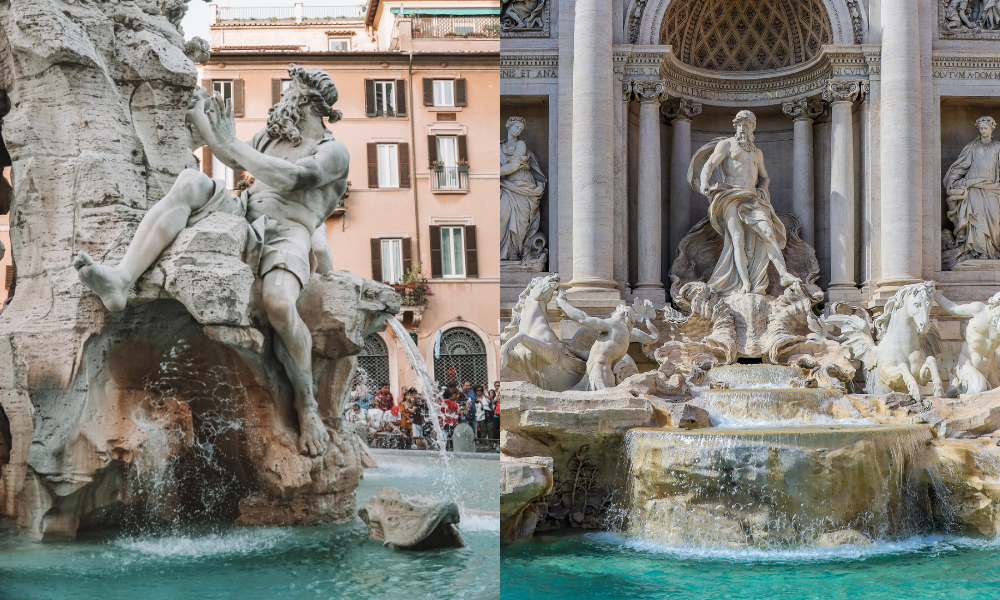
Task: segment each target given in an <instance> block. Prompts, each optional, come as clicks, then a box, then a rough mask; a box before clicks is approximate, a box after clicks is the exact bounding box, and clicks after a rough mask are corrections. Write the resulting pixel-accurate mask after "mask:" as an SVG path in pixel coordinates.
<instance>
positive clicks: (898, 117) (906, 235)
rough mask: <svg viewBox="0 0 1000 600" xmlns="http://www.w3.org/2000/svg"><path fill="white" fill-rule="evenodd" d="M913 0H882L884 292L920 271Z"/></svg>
mask: <svg viewBox="0 0 1000 600" xmlns="http://www.w3.org/2000/svg"><path fill="white" fill-rule="evenodd" d="M923 10H927V9H926V8H925V7H919V10H918V6H917V5H916V4H915V3H914V2H913V1H912V0H882V22H883V23H891V24H892V26H891V27H883V28H882V56H881V71H882V72H881V78H882V79H881V82H882V83H881V94H882V99H881V132H880V136H879V138H880V140H881V141H880V158H881V160H880V163H881V178H882V179H881V213H882V215H881V216H882V219H881V224H880V229H881V237H882V243H881V244H880V247H881V250H880V252H881V260H880V262H881V263H882V272H881V279H880V281H879V288H880V289H879V292H878V295H879V296H881V297H885V296H887V295H889V294H891V293H893V292H894V290H895V289H896V288H897V287H898V286H900V285H905V284H907V283H913V282H916V281H919V280H920V279H921V276H922V272H921V271H922V263H921V243H920V241H921V239H920V238H921V231H922V222H921V221H922V219H921V214H922V212H923V210H922V206H921V199H922V197H923V193H922V189H921V187H922V186H921V179H922V174H921V162H922V160H923V149H922V147H921V144H922V143H923V142H922V137H921V130H922V129H923V128H922V127H921V123H920V121H921V117H920V114H921V106H920V102H921V100H920V35H919V32H920V12H921V11H923Z"/></svg>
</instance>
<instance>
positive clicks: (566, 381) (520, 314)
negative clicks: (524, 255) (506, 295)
mask: <svg viewBox="0 0 1000 600" xmlns="http://www.w3.org/2000/svg"><path fill="white" fill-rule="evenodd" d="M558 288H559V274H558V273H553V274H551V275H547V276H545V277H535V278H534V279H532V280H531V284H530V285H528V287H527V288H526V289H525V290H524V291H523V292H521V296H520V297H519V298H518V300H517V305H516V306H515V307H514V309H513V310H512V311H511V322H510V324H509V325H508V326H507V327H506V328H505V329H504V332H503V335H502V336H501V338H500V339H501V341H502V342H503V346H501V347H500V365H501V367H509V368H510V369H513V370H514V371H517V372H519V373H523V374H524V375H525V376H526V377H527V379H528V381H529V382H530V383H532V384H534V385H537V386H538V387H540V388H542V389H543V390H550V391H554V392H563V391H566V390H568V389H571V388H572V387H573V386H574V385H576V384H577V383H578V382H579V381H580V379H582V378H583V373H584V371H585V369H586V363H584V362H583V361H582V360H581V359H580V358H578V357H577V356H576V355H575V354H574V353H573V352H572V351H571V350H570V348H569V347H568V346H567V344H566V343H565V342H563V341H562V340H560V339H559V336H557V335H556V333H555V332H554V331H553V330H552V327H550V326H549V320H548V317H547V315H546V314H545V313H546V308H545V306H546V304H548V303H549V301H550V300H551V299H552V294H553V293H554V292H555V291H556V290H557V289H558Z"/></svg>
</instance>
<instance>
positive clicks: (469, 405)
mask: <svg viewBox="0 0 1000 600" xmlns="http://www.w3.org/2000/svg"><path fill="white" fill-rule="evenodd" d="M499 393H500V382H499V381H495V382H494V383H493V387H492V388H487V386H486V385H477V386H473V385H472V383H471V382H469V381H466V382H464V383H462V384H461V385H458V384H457V383H453V384H451V385H448V386H447V387H446V388H445V389H444V391H443V393H442V394H441V397H440V398H438V399H437V400H435V401H434V402H435V406H436V408H437V410H436V411H435V412H436V414H437V415H438V417H437V418H438V424H439V425H440V428H441V430H442V432H443V434H444V436H445V440H444V442H445V443H446V444H448V445H449V447H450V442H451V439H452V435H453V434H454V432H455V428H456V427H457V426H458V425H459V424H460V423H465V424H467V425H469V427H471V428H472V431H473V432H474V434H475V438H476V440H478V442H479V444H478V445H479V446H480V447H487V448H498V447H499V445H500V405H499V403H498V402H497V398H498V394H499ZM431 418H432V412H431V407H430V406H428V402H427V399H426V398H425V397H424V396H423V395H422V394H421V393H420V392H419V390H417V388H412V387H411V388H406V387H404V388H403V389H401V390H400V392H399V394H398V395H396V396H393V395H392V392H391V391H390V390H389V385H388V384H386V383H383V384H382V385H381V386H380V387H379V390H378V391H377V392H375V393H374V394H373V393H372V392H371V390H370V389H369V388H368V386H366V385H365V384H364V382H362V381H360V380H355V382H354V387H353V388H352V390H351V401H350V403H349V404H348V406H347V408H346V409H345V410H344V419H345V420H346V421H348V422H350V423H354V426H355V429H356V430H357V431H358V433H359V434H361V435H362V437H365V439H366V441H367V442H368V445H369V446H373V447H382V448H410V449H413V450H429V449H432V448H435V447H436V444H437V435H436V433H435V429H434V424H433V421H432V420H431Z"/></svg>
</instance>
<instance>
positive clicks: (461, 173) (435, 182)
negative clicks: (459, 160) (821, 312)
mask: <svg viewBox="0 0 1000 600" xmlns="http://www.w3.org/2000/svg"><path fill="white" fill-rule="evenodd" d="M430 178H431V189H432V190H434V191H436V192H442V193H448V192H451V193H465V192H468V191H469V167H468V166H455V167H432V168H431V177H430Z"/></svg>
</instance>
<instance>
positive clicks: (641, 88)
mask: <svg viewBox="0 0 1000 600" xmlns="http://www.w3.org/2000/svg"><path fill="white" fill-rule="evenodd" d="M632 92H633V93H634V94H635V99H636V100H638V101H639V102H640V103H643V104H645V103H647V102H652V103H657V104H658V103H660V102H663V101H664V100H666V99H667V93H666V92H667V84H666V82H665V81H663V80H662V79H660V80H657V81H646V80H639V81H633V82H632Z"/></svg>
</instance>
